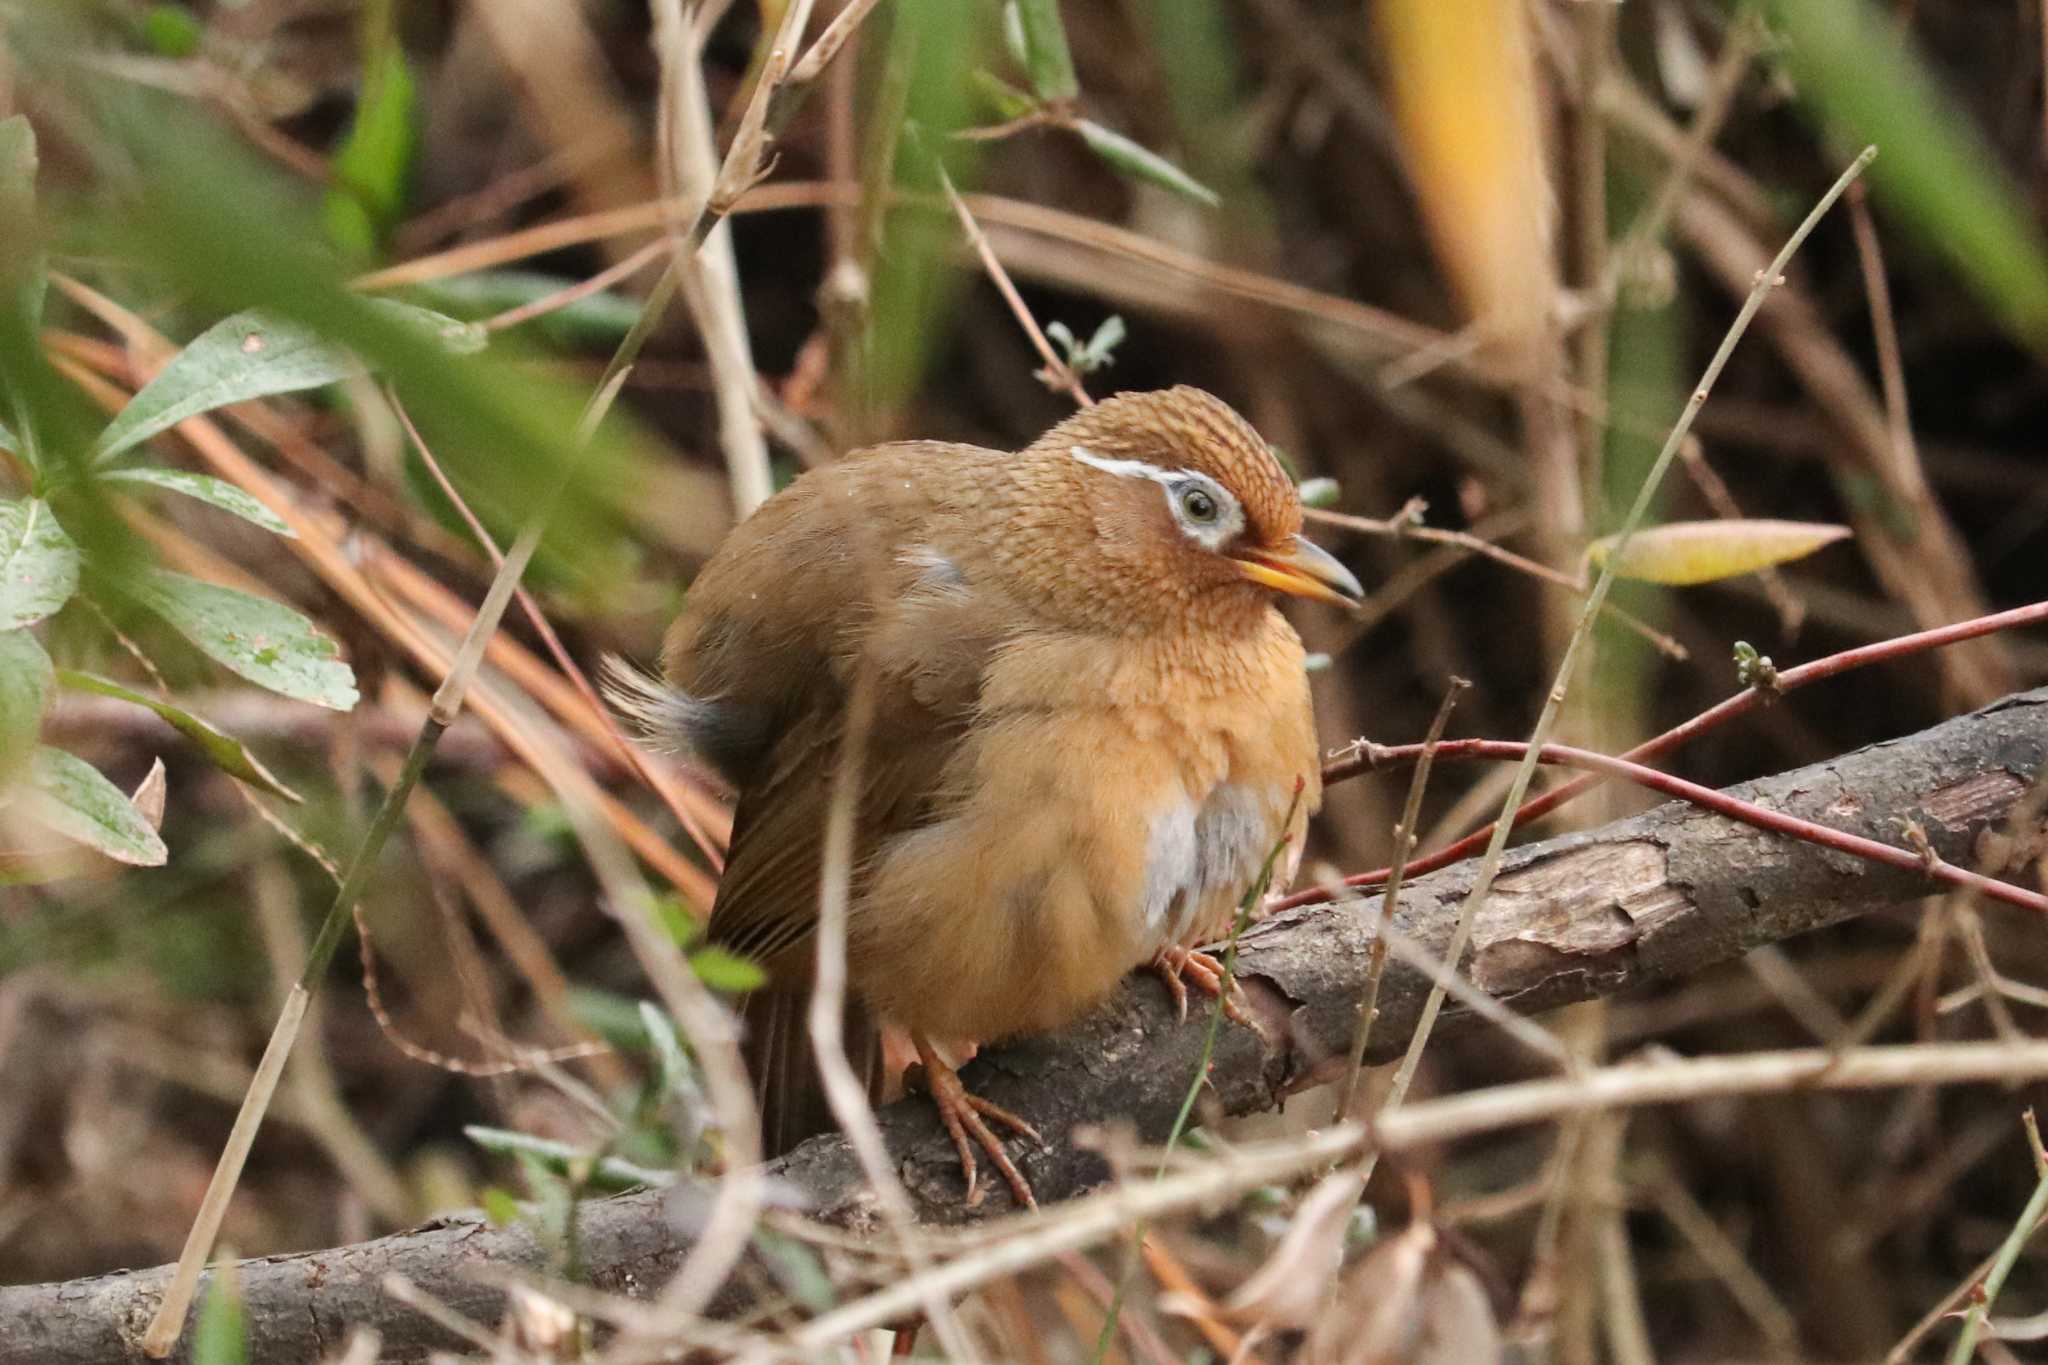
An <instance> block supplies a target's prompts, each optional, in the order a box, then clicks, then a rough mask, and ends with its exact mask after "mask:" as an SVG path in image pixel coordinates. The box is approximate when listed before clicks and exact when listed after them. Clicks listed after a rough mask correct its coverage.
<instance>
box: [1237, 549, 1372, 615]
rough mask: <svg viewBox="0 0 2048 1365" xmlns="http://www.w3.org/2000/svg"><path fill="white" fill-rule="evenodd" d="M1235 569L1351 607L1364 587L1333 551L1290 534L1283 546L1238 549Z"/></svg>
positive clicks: (1299, 593)
mask: <svg viewBox="0 0 2048 1365" xmlns="http://www.w3.org/2000/svg"><path fill="white" fill-rule="evenodd" d="M1234 558H1235V559H1236V560H1237V570H1238V572H1239V573H1241V574H1243V575H1244V576H1245V577H1246V578H1249V579H1250V580H1252V582H1254V583H1258V584H1261V585H1263V586H1265V587H1268V588H1271V589H1272V590H1273V591H1275V592H1284V593H1289V594H1292V595H1293V596H1295V597H1313V598H1314V599H1315V600H1316V601H1318V602H1328V603H1330V604H1331V605H1332V606H1338V607H1355V606H1357V605H1358V603H1359V602H1360V601H1361V600H1362V599H1363V598H1364V597H1365V589H1364V588H1362V587H1360V586H1359V584H1358V580H1357V579H1356V578H1354V577H1352V574H1351V570H1349V569H1347V568H1345V567H1344V566H1343V565H1342V564H1339V563H1338V562H1337V558H1336V556H1335V555H1332V554H1331V553H1330V552H1329V551H1328V550H1325V549H1323V548H1322V547H1321V546H1320V545H1317V544H1315V543H1314V542H1313V541H1310V540H1305V539H1303V538H1302V537H1300V536H1296V537H1294V539H1293V540H1292V541H1290V542H1289V543H1288V545H1287V546H1286V548H1285V549H1279V550H1268V549H1251V550H1241V551H1239V552H1238V553H1237V554H1236V555H1235V556H1234Z"/></svg>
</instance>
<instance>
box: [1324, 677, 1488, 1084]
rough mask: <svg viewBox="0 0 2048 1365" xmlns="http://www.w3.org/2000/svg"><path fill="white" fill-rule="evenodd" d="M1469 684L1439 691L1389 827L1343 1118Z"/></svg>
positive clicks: (1361, 1070) (1362, 1061)
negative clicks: (1426, 802) (1428, 804)
mask: <svg viewBox="0 0 2048 1365" xmlns="http://www.w3.org/2000/svg"><path fill="white" fill-rule="evenodd" d="M1471 685H1472V684H1471V683H1469V682H1467V681H1466V680H1465V679H1463V678H1452V679H1451V685H1450V686H1449V687H1448V688H1446V689H1445V690H1444V696H1443V700H1442V701H1440V702H1438V703H1437V708H1436V716H1435V718H1434V719H1432V720H1431V721H1430V723H1429V733H1428V734H1427V735H1425V736H1424V737H1423V740H1422V757H1421V759H1420V760H1419V761H1418V762H1417V763H1416V765H1415V774H1414V776H1412V777H1411V778H1409V780H1408V799H1407V802H1406V804H1404V805H1403V806H1402V808H1401V822H1400V823H1399V824H1398V825H1396V826H1394V862H1393V868H1394V872H1393V875H1392V876H1390V877H1389V878H1388V879H1387V890H1386V894H1385V895H1384V896H1383V897H1381V899H1380V912H1379V920H1378V922H1377V924H1376V925H1375V927H1374V929H1373V939H1372V965H1371V966H1370V967H1368V968H1367V969H1366V977H1365V996H1364V998H1363V999H1361V1000H1360V1001H1359V1002H1358V1022H1357V1023H1356V1024H1355V1025H1354V1026H1353V1028H1352V1032H1351V1064H1350V1066H1349V1067H1347V1068H1346V1069H1345V1072H1344V1086H1343V1088H1342V1089H1341V1090H1339V1091H1338V1092H1337V1094H1338V1099H1337V1112H1338V1113H1339V1114H1342V1115H1344V1116H1346V1117H1349V1116H1350V1115H1351V1114H1352V1112H1353V1111H1352V1107H1351V1106H1352V1103H1353V1101H1354V1100H1356V1099H1357V1097H1358V1079H1359V1077H1360V1076H1362V1075H1363V1074H1364V1073H1365V1050H1366V1048H1367V1047H1368V1046H1369V1045H1370V1044H1371V1042H1372V1027H1373V1025H1374V1024H1375V1023H1377V1022H1378V1020H1379V1015H1380V980H1381V978H1382V977H1383V976H1385V975H1386V970H1387V938H1388V934H1389V931H1390V930H1391V929H1392V928H1393V923H1394V909H1395V907H1396V905H1397V904H1398V903H1399V901H1400V897H1401V879H1402V877H1403V876H1404V875H1405V874H1406V870H1407V865H1408V858H1409V855H1410V854H1412V853H1414V852H1415V828H1416V824H1417V822H1418V821H1420V820H1421V818H1422V793H1423V790H1424V789H1425V788H1426V787H1427V786H1428V785H1429V769H1430V765H1431V763H1432V762H1433V761H1434V760H1435V758H1436V746H1437V743H1438V741H1440V740H1441V739H1442V738H1443V737H1444V727H1445V726H1447V725H1449V724H1450V722H1451V711H1452V710H1453V708H1455V707H1456V706H1457V704H1458V695H1459V694H1460V693H1461V692H1463V691H1464V690H1465V689H1466V688H1468V687H1470V686H1471Z"/></svg>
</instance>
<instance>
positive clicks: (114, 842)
mask: <svg viewBox="0 0 2048 1365" xmlns="http://www.w3.org/2000/svg"><path fill="white" fill-rule="evenodd" d="M19 804H20V809H21V812H22V814H24V815H26V816H28V817H29V818H30V819H32V820H34V821H35V822H36V823H37V824H39V825H41V826H43V827H44V828H45V829H48V830H50V831H52V832H53V833H56V834H61V835H63V836H64V837H65V838H67V839H72V840H76V841H77V842H78V843H81V844H84V845H85V846H86V847H87V848H90V849H95V850H97V851H98V852H100V853H104V854H106V855H107V856H108V857H109V858H112V859H113V860H114V861H115V862H117V863H127V864H128V865H129V866H131V867H161V866H163V863H164V860H165V859H166V858H167V857H169V856H170V854H169V851H168V850H167V849H165V847H164V841H163V840H162V839H161V838H159V837H158V835H157V832H156V830H155V829H153V828H151V826H150V823H149V820H148V819H147V818H146V817H145V816H144V815H143V813H142V812H141V811H140V810H138V809H136V807H135V803H134V802H132V801H130V800H129V799H128V798H127V797H126V796H124V795H123V794H122V792H121V789H120V788H119V787H117V786H115V785H114V784H113V783H111V782H109V781H107V779H106V778H105V777H103V776H102V775H101V774H100V771H99V769H97V768H95V767H93V766H92V764H90V763H87V762H86V761H85V760H84V759H82V758H78V757H76V756H74V755H72V754H67V753H65V752H64V751H63V750H62V749H52V748H50V747H49V746H48V745H38V746H37V747H36V750H35V752H34V753H33V754H31V755H30V756H29V762H28V796H27V799H26V800H24V801H22V802H20V803H19Z"/></svg>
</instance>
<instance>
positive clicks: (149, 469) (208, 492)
mask: <svg viewBox="0 0 2048 1365" xmlns="http://www.w3.org/2000/svg"><path fill="white" fill-rule="evenodd" d="M101 477H103V478H107V479H113V480H116V481H118V482H122V483H146V484H149V485H151V486H153V487H156V488H168V489H170V490H171V491H172V492H173V493H183V494H184V495H185V496H186V497H188V498H197V499H199V500H200V501H201V502H206V503H212V504H213V505H214V506H215V507H218V508H219V509H220V510H221V511H223V512H232V513H234V514H235V515H236V516H238V517H240V518H241V519H242V520H243V521H247V522H253V523H255V524H256V525H258V526H261V527H262V528H263V529H264V530H266V531H268V532H270V533H271V534H272V535H279V536H284V537H285V538H287V539H290V540H296V539H298V535H299V533H298V532H297V531H294V530H293V529H292V528H291V527H289V526H287V525H286V524H285V523H284V522H283V521H282V520H281V519H280V518H279V517H278V515H277V513H275V512H273V511H271V510H270V509H269V508H268V507H265V506H264V505H263V504H262V503H260V502H258V501H256V499H255V498H254V497H252V496H250V495H249V494H248V493H245V492H244V491H242V490H241V489H240V488H237V487H236V486H235V485H233V484H231V483H229V482H228V481H227V480H226V479H216V478H215V477H213V475H211V474H194V473H191V472H190V471H188V470H183V469H158V468H156V467H155V466H153V465H137V466H136V467H134V468H132V469H115V470H109V471H108V472H107V473H106V474H104V475H102V476H101Z"/></svg>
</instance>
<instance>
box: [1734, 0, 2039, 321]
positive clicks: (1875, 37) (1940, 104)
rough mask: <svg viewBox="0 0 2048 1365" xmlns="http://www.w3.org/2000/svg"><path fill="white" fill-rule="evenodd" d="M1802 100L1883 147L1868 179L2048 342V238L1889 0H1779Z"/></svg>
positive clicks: (1925, 237)
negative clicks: (1885, 2) (1881, 0)
mask: <svg viewBox="0 0 2048 1365" xmlns="http://www.w3.org/2000/svg"><path fill="white" fill-rule="evenodd" d="M1770 13H1771V17H1772V20H1773V21H1774V23H1775V24H1776V25H1777V26H1778V28H1779V29H1780V31H1781V32H1782V34H1783V36H1784V38H1785V39H1786V42H1785V43H1784V45H1783V56H1784V61H1785V64H1786V65H1787V66H1788V67H1789V68H1790V69H1791V71H1792V74H1793V75H1794V77H1795V78H1796V79H1797V81H1798V84H1799V88H1800V92H1801V97H1802V98H1801V103H1802V104H1804V105H1805V106H1806V107H1807V108H1808V109H1809V110H1810V111H1811V112H1814V113H1817V114H1818V115H1819V116H1820V119H1821V121H1822V122H1823V123H1825V124H1826V125H1827V126H1828V127H1830V128H1832V129H1835V130H1836V131H1838V132H1839V133H1840V134H1841V135H1842V136H1843V137H1844V138H1845V139H1847V140H1848V141H1850V142H1851V143H1853V144H1854V145H1855V146H1859V147H1860V146H1862V145H1863V144H1864V143H1876V144H1877V146H1878V147H1879V148H1880V149H1881V150H1882V152H1883V155H1881V156H1880V157H1879V158H1878V159H1877V161H1876V163H1875V164H1874V165H1873V166H1872V167H1871V171H1870V181H1871V186H1872V188H1873V190H1874V191H1875V193H1876V194H1877V196H1878V198H1879V200H1880V202H1882V203H1883V204H1884V205H1885V206H1886V207H1888V208H1890V209H1891V210H1893V211H1894V212H1896V213H1897V214H1898V215H1899V217H1900V218H1901V219H1902V220H1903V221H1904V222H1905V223H1906V224H1907V225H1908V226H1909V227H1910V228H1911V230H1912V232H1913V233H1914V235H1916V236H1917V237H1918V238H1919V240H1920V242H1921V243H1922V244H1923V245H1924V246H1926V247H1928V248H1929V249H1930V250H1933V251H1935V252H1938V253H1940V254H1941V255H1943V256H1945V257H1946V258H1947V259H1948V261H1949V263H1950V265H1951V266H1953V267H1954V269H1955V271H1956V273H1957V274H1958V275H1960V276H1961V277H1962V278H1963V280H1964V281H1965V282H1967V284H1968V285H1969V287H1970V289H1971V290H1972V291H1973V292H1975V293H1976V295H1977V297H1978V299H1979V301H1980V302H1982V303H1983V304H1984V305H1985V307H1987V308H1988V309H1989V310H1990V311H1991V312H1992V313H1994V314H1996V315H1998V316H1999V317H2001V318H2003V319H2004V320H2005V322H2006V324H2007V325H2008V326H2009V327H2011V328H2013V330H2014V331H2016V332H2017V333H2018V334H2019V335H2021V336H2022V337H2023V338H2025V339H2026V340H2028V341H2030V342H2032V343H2034V344H2035V345H2040V344H2042V343H2043V342H2048V245H2044V243H2043V240H2042V235H2041V232H2040V229H2039V227H2038V225H2037V223H2036V221H2035V219H2034V217H2033V214H2032V212H2031V210H2029V209H2028V208H2027V207H2026V206H2025V202H2024V200H2023V199H2022V197H2021V195H2020V193H2019V192H2018V190H2017V189H2016V187H2015V186H2014V185H2013V183H2012V182H2011V180H2010V178H2009V177H2008V176H2007V175H2006V173H2005V172H2004V171H2003V170H2002V169H2000V167H1999V166H1998V163H1997V160H1996V158H1995V157H1994V156H1993V154H1992V152H1991V150H1990V148H1989V147H1987V146H1986V145H1985V142H1984V139H1983V138H1982V137H1981V136H1980V135H1979V134H1978V132H1977V130H1976V126H1975V122H1974V120H1973V119H1972V118H1971V116H1970V114H1969V113H1968V112H1967V111H1966V110H1965V109H1964V108H1963V107H1962V106H1961V105H1960V104H1959V103H1958V102H1957V101H1956V100H1955V99H1953V98H1952V97H1951V96H1950V95H1949V94H1948V92H1947V91H1945V90H1943V89H1942V88H1941V86H1940V84H1939V82H1937V80H1936V79H1935V77H1934V74H1933V72H1932V71H1931V69H1930V68H1929V65H1928V63H1927V61H1926V59H1924V58H1923V57H1921V56H1920V55H1919V54H1918V53H1917V52H1916V51H1915V50H1914V49H1913V47H1912V46H1911V45H1910V44H1909V42H1908V41H1907V39H1906V37H1905V35H1904V33H1903V32H1902V30H1901V28H1900V26H1899V25H1898V24H1897V23H1896V22H1894V19H1893V16H1892V15H1891V14H1890V13H1889V11H1888V9H1887V7H1884V6H1879V5H1874V4H1871V3H1868V0H1773V3H1772V4H1771V5H1770Z"/></svg>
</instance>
